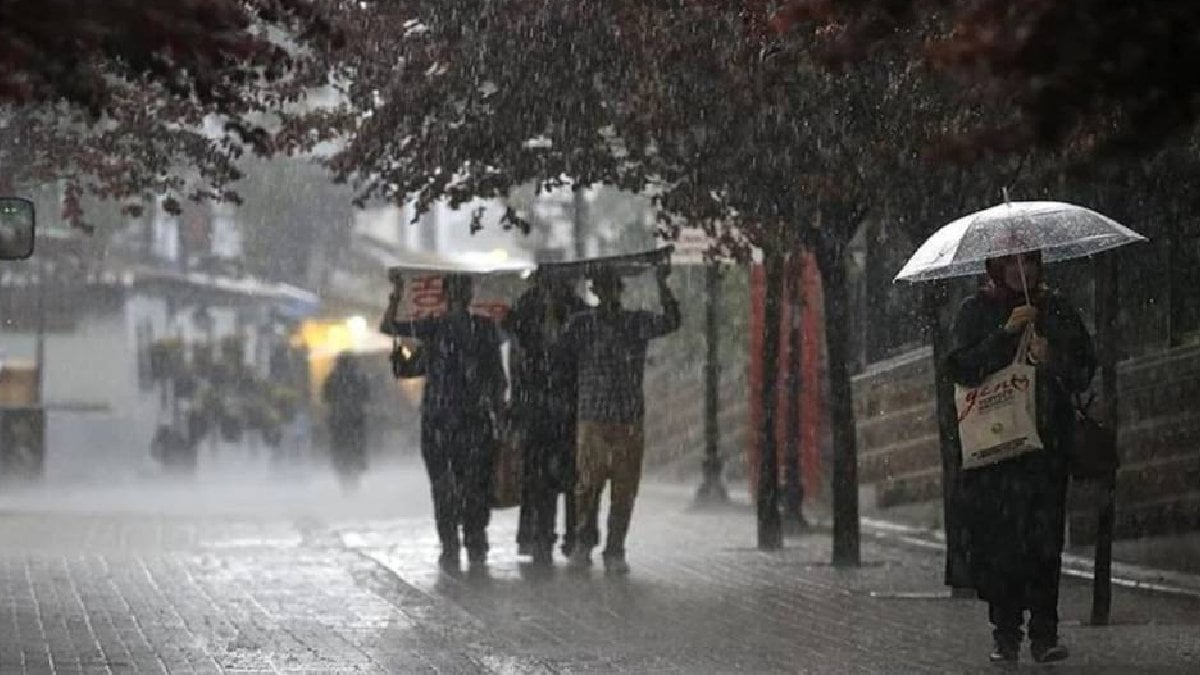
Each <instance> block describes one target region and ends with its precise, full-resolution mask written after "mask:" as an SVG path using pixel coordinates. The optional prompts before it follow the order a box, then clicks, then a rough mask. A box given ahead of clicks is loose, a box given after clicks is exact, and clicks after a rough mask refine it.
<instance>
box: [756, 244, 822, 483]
mask: <svg viewBox="0 0 1200 675" xmlns="http://www.w3.org/2000/svg"><path fill="white" fill-rule="evenodd" d="M785 274H786V276H785V282H784V297H783V298H781V299H780V302H782V308H781V310H782V311H781V312H780V325H779V338H780V345H779V364H778V368H777V370H776V371H775V373H774V379H775V387H776V392H777V397H776V405H777V406H778V408H777V410H778V411H779V414H777V415H776V416H775V439H776V448H777V451H778V455H779V458H778V464H779V467H780V469H779V480H780V484H781V485H782V483H783V480H784V477H785V476H786V475H787V471H786V461H787V458H786V453H787V432H788V419H787V411H789V410H791V409H792V407H791V392H790V390H789V387H788V373H789V372H790V371H791V368H792V364H793V363H794V359H795V358H796V355H793V354H792V349H791V344H790V342H791V341H790V340H789V339H788V335H789V329H790V327H791V325H792V318H793V309H792V307H793V305H794V304H796V303H794V302H793V297H794V296H795V295H796V294H799V298H798V299H799V303H798V304H799V305H800V316H799V320H800V354H799V355H798V356H799V358H800V378H801V381H800V406H799V417H800V422H799V435H800V457H799V461H800V466H801V477H802V480H803V481H804V493H805V495H806V497H808V498H816V497H819V496H820V495H821V494H822V493H823V491H824V480H823V479H822V475H823V467H822V463H821V442H822V439H823V438H824V424H825V403H824V396H823V387H824V377H823V374H824V363H823V360H824V353H825V348H824V337H825V332H824V330H823V329H822V327H823V323H822V322H823V315H824V312H823V304H822V303H823V297H822V293H821V277H820V274H819V273H818V271H817V265H816V260H815V258H814V257H813V256H812V254H810V253H805V254H803V255H801V256H799V259H798V261H797V262H796V263H793V264H789V265H788V268H787V270H786V273H785ZM765 322H766V274H765V271H764V269H763V267H762V265H755V266H754V267H753V268H752V269H751V279H750V367H749V370H750V372H749V379H750V391H749V393H750V425H751V426H750V433H749V434H747V449H746V450H747V467H748V469H749V471H748V477H749V480H750V490H751V492H752V493H753V492H755V491H756V489H757V485H758V467H759V459H758V458H759V438H758V430H759V428H760V426H761V425H762V419H763V409H762V399H761V392H762V382H763V377H764V373H763V369H764V364H763V344H764V343H763V326H764V324H765Z"/></svg>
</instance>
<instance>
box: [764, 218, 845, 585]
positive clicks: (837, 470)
mask: <svg viewBox="0 0 1200 675" xmlns="http://www.w3.org/2000/svg"><path fill="white" fill-rule="evenodd" d="M816 253H817V267H818V268H819V270H820V272H821V281H822V284H823V289H824V296H825V322H824V323H825V348H826V354H827V360H828V373H829V421H830V428H831V431H832V434H833V564H834V565H835V566H837V567H854V566H858V565H860V564H861V563H862V558H861V554H860V552H859V522H858V438H857V433H856V430H855V427H854V390H853V388H852V387H851V384H850V371H849V369H848V368H847V367H846V359H848V358H849V356H850V355H849V353H848V349H847V345H848V344H849V343H850V337H851V336H850V334H849V333H850V330H849V326H850V323H849V313H850V294H849V292H848V290H847V288H846V267H845V263H844V261H843V260H842V247H841V246H840V245H839V244H838V243H837V242H832V241H829V240H828V235H824V234H822V235H820V237H819V240H818V245H817V251H816ZM768 372H770V371H768Z"/></svg>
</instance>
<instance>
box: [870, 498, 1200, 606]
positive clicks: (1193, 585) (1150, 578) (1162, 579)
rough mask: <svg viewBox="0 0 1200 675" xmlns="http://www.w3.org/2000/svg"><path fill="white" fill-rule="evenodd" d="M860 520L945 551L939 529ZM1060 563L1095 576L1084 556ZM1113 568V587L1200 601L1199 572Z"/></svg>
mask: <svg viewBox="0 0 1200 675" xmlns="http://www.w3.org/2000/svg"><path fill="white" fill-rule="evenodd" d="M861 522H862V527H863V530H864V532H866V533H867V534H869V535H870V536H872V537H873V538H875V539H877V540H880V541H884V542H890V543H896V544H901V545H906V546H912V547H917V548H925V549H929V550H936V551H939V552H944V551H945V550H946V542H945V535H944V534H942V532H941V530H929V529H924V528H919V527H913V526H911V525H905V524H903V523H897V522H893V521H890V520H883V519H880V518H862V519H861ZM1062 563H1063V564H1062V573H1063V574H1064V575H1066V576H1069V577H1073V578H1076V579H1085V580H1091V579H1094V578H1095V576H1096V575H1095V567H1094V565H1093V562H1092V560H1090V559H1088V558H1085V557H1083V556H1077V555H1071V554H1068V553H1064V554H1063V557H1062ZM1112 570H1113V575H1112V583H1113V585H1114V586H1120V587H1122V588H1129V589H1133V590H1139V591H1145V592H1149V593H1159V594H1163V595H1171V596H1175V597H1183V598H1189V599H1193V600H1200V575H1196V574H1188V573H1186V572H1173V571H1170V570H1161V569H1155V568H1153V567H1145V566H1142V565H1134V564H1131V563H1122V562H1117V561H1115V560H1114V561H1113V564H1112Z"/></svg>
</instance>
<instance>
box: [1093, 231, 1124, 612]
mask: <svg viewBox="0 0 1200 675" xmlns="http://www.w3.org/2000/svg"><path fill="white" fill-rule="evenodd" d="M1093 273H1094V274H1095V275H1096V283H1095V286H1094V288H1095V293H1096V295H1095V299H1094V302H1095V304H1096V310H1097V311H1096V314H1097V317H1096V328H1097V333H1098V337H1099V343H1100V344H1099V347H1100V349H1099V352H1100V382H1101V384H1100V386H1101V391H1100V396H1101V399H1102V400H1103V401H1104V412H1105V418H1104V419H1105V421H1106V422H1107V423H1108V424H1109V425H1110V426H1111V428H1112V432H1113V433H1114V434H1116V433H1117V431H1118V429H1117V421H1118V416H1117V395H1118V391H1117V358H1118V357H1117V335H1116V333H1117V327H1118V326H1117V306H1118V304H1117V303H1118V299H1117V285H1118V281H1117V278H1118V277H1117V258H1116V254H1115V253H1112V252H1109V253H1107V254H1104V255H1101V256H1099V257H1097V258H1096V261H1095V263H1094V266H1093ZM1116 482H1117V476H1116V471H1115V470H1114V471H1113V472H1112V474H1110V475H1109V476H1108V477H1107V478H1106V479H1105V480H1104V481H1103V483H1102V484H1101V487H1102V494H1101V498H1102V500H1103V501H1102V502H1101V504H1100V513H1099V519H1098V522H1097V524H1096V558H1095V561H1094V565H1093V570H1092V571H1093V575H1092V617H1091V618H1092V621H1091V622H1092V625H1094V626H1107V625H1108V620H1109V613H1110V611H1111V610H1112V545H1113V528H1114V525H1115V520H1116Z"/></svg>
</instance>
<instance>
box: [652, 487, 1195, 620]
mask: <svg viewBox="0 0 1200 675" xmlns="http://www.w3.org/2000/svg"><path fill="white" fill-rule="evenodd" d="M648 483H649V484H646V483H643V485H644V487H645V488H649V491H653V492H658V493H660V494H670V495H672V496H675V497H685V496H686V497H689V498H690V497H691V496H693V495H694V493H695V487H694V486H684V485H680V484H673V483H666V482H659V481H656V480H654V479H653V478H651V480H650V481H648ZM729 506H730V507H732V509H733V510H739V509H740V510H744V511H745V512H747V513H753V503H752V502H751V501H750V500H749V495H748V492H747V491H745V490H739V489H737V488H733V489H730V490H729ZM810 519H811V520H810V522H811V523H812V524H813V525H814V526H815V527H817V528H819V529H820V530H828V529H829V528H830V527H831V525H832V524H831V523H830V522H829V519H828V517H820V518H817V517H811V516H810ZM859 522H860V523H861V525H862V531H863V534H865V535H867V536H869V537H871V538H872V539H875V540H876V541H878V542H881V543H885V544H892V545H899V546H908V547H911V548H922V549H926V550H929V551H938V552H939V553H942V552H945V550H946V540H945V535H944V534H943V533H942V531H941V530H931V529H928V528H922V527H916V526H913V525H906V524H904V523H900V522H896V521H892V520H885V519H882V518H872V517H867V516H863V517H861V518H860V519H859ZM1062 562H1063V565H1062V573H1063V574H1064V575H1065V576H1068V577H1072V578H1075V579H1083V580H1092V579H1094V578H1095V568H1094V565H1093V562H1092V560H1091V559H1089V558H1085V557H1083V556H1078V555H1071V554H1068V553H1064V554H1063V557H1062ZM1112 571H1113V574H1112V583H1113V586H1119V587H1121V588H1128V589H1131V590H1137V591H1143V592H1147V593H1158V594H1161V595H1169V596H1173V597H1180V598H1188V599H1191V600H1200V574H1189V573H1186V572H1175V571H1171V570H1163V569H1157V568H1153V567H1146V566H1143V565H1135V564H1132V563H1123V562H1118V561H1116V560H1114V561H1113V563H1112Z"/></svg>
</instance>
